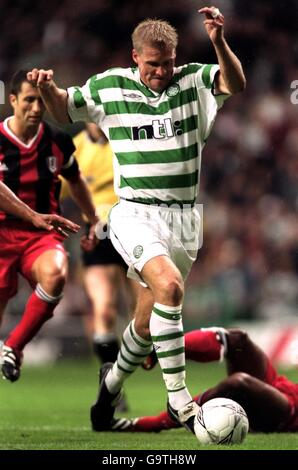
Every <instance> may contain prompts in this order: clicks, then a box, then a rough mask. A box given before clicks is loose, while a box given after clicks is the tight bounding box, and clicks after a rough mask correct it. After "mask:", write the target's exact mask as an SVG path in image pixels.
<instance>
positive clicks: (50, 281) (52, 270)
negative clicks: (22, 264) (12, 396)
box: [5, 249, 68, 369]
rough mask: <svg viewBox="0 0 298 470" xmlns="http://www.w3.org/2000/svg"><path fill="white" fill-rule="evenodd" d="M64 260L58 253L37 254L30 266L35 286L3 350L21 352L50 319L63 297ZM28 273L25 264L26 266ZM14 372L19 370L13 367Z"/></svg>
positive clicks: (31, 278)
mask: <svg viewBox="0 0 298 470" xmlns="http://www.w3.org/2000/svg"><path fill="white" fill-rule="evenodd" d="M67 264H68V263H67V256H66V254H65V252H64V251H63V250H62V249H61V250H58V249H56V250H47V251H45V252H43V253H42V254H40V255H39V256H38V257H37V258H36V259H35V261H34V262H33V264H32V266H31V273H30V278H29V277H28V275H26V277H27V278H28V279H30V281H31V283H33V282H34V283H36V288H35V290H34V292H33V293H32V294H31V296H30V297H29V299H28V302H27V305H26V308H25V311H24V313H23V315H22V318H21V321H20V322H19V323H18V325H17V326H16V327H15V328H14V330H13V331H12V332H11V333H10V335H9V336H8V338H7V339H6V340H5V346H7V347H10V348H12V350H14V351H18V352H21V351H23V349H24V347H25V346H26V344H27V343H28V342H29V341H31V339H32V338H33V337H34V336H35V335H36V334H37V332H38V331H39V330H40V328H41V327H42V325H43V324H44V323H45V322H46V321H47V320H48V319H49V318H51V317H52V316H53V311H54V309H55V307H56V306H57V304H58V303H59V301H60V299H61V297H62V290H63V287H64V284H65V280H66V276H67ZM26 267H27V269H28V264H27V266H26ZM16 369H19V366H18V365H17V364H16Z"/></svg>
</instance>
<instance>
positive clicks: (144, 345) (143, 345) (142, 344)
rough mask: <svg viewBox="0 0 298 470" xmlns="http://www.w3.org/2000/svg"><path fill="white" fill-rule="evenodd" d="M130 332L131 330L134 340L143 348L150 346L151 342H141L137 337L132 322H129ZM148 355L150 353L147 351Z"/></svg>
mask: <svg viewBox="0 0 298 470" xmlns="http://www.w3.org/2000/svg"><path fill="white" fill-rule="evenodd" d="M129 332H130V334H131V336H132V339H133V340H134V342H135V343H136V344H137V345H138V346H140V347H141V348H148V346H150V344H144V343H141V341H139V340H138V339H137V338H136V337H135V335H134V332H133V329H132V326H131V323H130V324H129ZM147 355H148V353H147Z"/></svg>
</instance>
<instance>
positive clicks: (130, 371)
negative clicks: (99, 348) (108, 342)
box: [117, 362, 134, 374]
mask: <svg viewBox="0 0 298 470" xmlns="http://www.w3.org/2000/svg"><path fill="white" fill-rule="evenodd" d="M117 367H118V369H120V370H122V372H126V374H132V373H133V372H134V370H126V369H124V367H121V366H119V364H118V362H117Z"/></svg>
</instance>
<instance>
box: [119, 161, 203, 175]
mask: <svg viewBox="0 0 298 470" xmlns="http://www.w3.org/2000/svg"><path fill="white" fill-rule="evenodd" d="M197 169H198V159H197V158H193V159H192V160H187V161H184V162H178V163H176V162H175V163H170V164H169V163H154V164H152V163H148V164H143V165H121V174H122V176H124V177H125V178H137V177H142V176H174V175H179V176H183V175H185V176H186V175H188V174H190V173H193V172H194V171H196V170H197Z"/></svg>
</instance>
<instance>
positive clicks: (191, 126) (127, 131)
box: [109, 115, 198, 163]
mask: <svg viewBox="0 0 298 470" xmlns="http://www.w3.org/2000/svg"><path fill="white" fill-rule="evenodd" d="M197 128H198V116H197V115H193V116H190V117H188V118H186V119H183V120H182V121H180V122H179V129H181V130H182V134H185V133H186V132H191V131H193V130H195V129H197ZM131 129H132V128H131V127H125V126H123V127H111V128H110V129H109V138H110V140H132V130H131ZM180 135H181V134H180ZM120 155H122V154H120ZM128 163H132V162H128Z"/></svg>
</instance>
